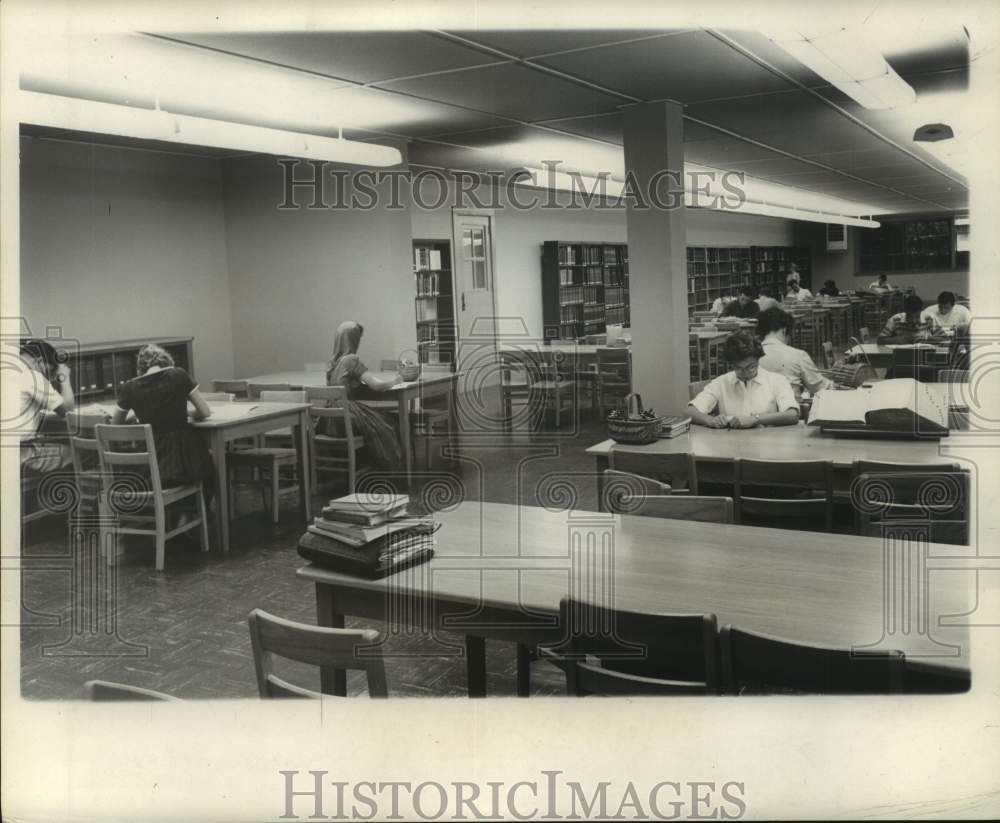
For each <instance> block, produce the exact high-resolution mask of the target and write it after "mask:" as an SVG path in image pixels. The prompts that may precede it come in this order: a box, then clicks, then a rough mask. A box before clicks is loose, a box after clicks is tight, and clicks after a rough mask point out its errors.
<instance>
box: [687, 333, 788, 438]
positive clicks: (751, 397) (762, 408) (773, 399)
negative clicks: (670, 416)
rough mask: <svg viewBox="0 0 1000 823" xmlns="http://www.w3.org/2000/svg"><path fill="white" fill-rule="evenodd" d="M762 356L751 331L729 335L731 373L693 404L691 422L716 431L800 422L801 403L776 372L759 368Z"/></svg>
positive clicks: (726, 352)
mask: <svg viewBox="0 0 1000 823" xmlns="http://www.w3.org/2000/svg"><path fill="white" fill-rule="evenodd" d="M763 354H764V350H763V348H762V347H761V345H760V341H759V340H757V338H756V337H754V336H753V335H752V334H750V332H747V331H738V332H735V333H733V334H731V335H729V337H728V338H727V339H726V342H725V343H724V344H723V355H724V356H725V358H726V362H727V363H728V364H729V365H730V367H731V368H732V371H730V372H727V373H726V374H724V375H722V376H721V377H716V378H715V380H713V381H712V382H711V383H709V384H708V385H707V386H705V388H704V389H703V390H702V392H701V393H700V394H699V395H698V396H697V397H696V398H694V400H692V401H691V403H690V404H689V405H688V407H687V411H686V414H687V415H688V416H689V417H690V418H691V420H692V422H694V423H697V424H698V425H700V426H708V427H709V428H713V429H726V428H729V429H753V428H756V427H757V426H791V425H793V424H795V423H797V422H798V421H799V404H798V402H797V401H796V399H795V394H794V392H793V391H792V387H791V385H790V384H789V382H788V380H786V379H785V378H784V377H783V376H782V375H780V374H777V373H776V372H772V371H767V370H766V369H760V370H759V369H758V368H757V364H758V361H759V360H760V358H761V357H762V356H763ZM713 412H717V413H716V414H713Z"/></svg>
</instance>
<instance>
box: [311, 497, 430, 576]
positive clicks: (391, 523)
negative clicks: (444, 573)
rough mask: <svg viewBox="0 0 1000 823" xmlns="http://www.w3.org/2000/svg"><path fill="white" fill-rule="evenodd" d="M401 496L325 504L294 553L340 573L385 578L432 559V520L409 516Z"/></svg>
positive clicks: (357, 498)
mask: <svg viewBox="0 0 1000 823" xmlns="http://www.w3.org/2000/svg"><path fill="white" fill-rule="evenodd" d="M409 505H410V498H409V497H408V496H407V495H405V494H350V495H347V496H345V497H339V498H337V499H335V500H330V501H329V503H328V504H327V505H326V506H324V507H323V510H322V513H321V515H320V516H319V517H316V518H314V520H313V523H312V525H311V526H309V527H308V529H307V530H306V533H305V534H304V535H302V537H301V538H300V539H299V546H298V550H299V554H300V555H302V556H303V557H305V558H306V559H307V560H311V561H312V562H314V563H317V564H318V565H322V566H325V567H327V568H330V569H333V570H334V571H339V572H342V573H345V574H352V575H356V576H360V577H368V578H377V577H384V576H386V575H388V574H392V573H394V572H396V571H399V570H401V569H404V568H408V567H410V566H414V565H417V564H418V563H423V562H426V561H427V560H430V558H431V557H433V555H434V532H435V531H437V529H438V528H439V526H440V524H439V523H436V522H435V520H434V517H433V515H427V516H419V517H415V516H412V515H410V514H409Z"/></svg>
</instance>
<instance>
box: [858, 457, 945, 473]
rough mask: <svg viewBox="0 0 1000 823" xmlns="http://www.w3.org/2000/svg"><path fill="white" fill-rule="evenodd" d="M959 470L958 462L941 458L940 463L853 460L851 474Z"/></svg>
mask: <svg viewBox="0 0 1000 823" xmlns="http://www.w3.org/2000/svg"><path fill="white" fill-rule="evenodd" d="M961 470H962V467H961V466H959V465H958V463H950V462H948V461H946V460H942V461H941V462H940V463H890V462H888V461H886V460H855V461H854V463H853V464H852V469H851V476H852V477H859V476H860V475H862V474H874V473H886V474H903V473H906V472H915V473H916V474H948V473H951V472H957V471H961Z"/></svg>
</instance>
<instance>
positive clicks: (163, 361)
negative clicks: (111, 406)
mask: <svg viewBox="0 0 1000 823" xmlns="http://www.w3.org/2000/svg"><path fill="white" fill-rule="evenodd" d="M135 363H136V374H137V375H138V376H137V377H134V378H132V379H131V380H128V381H126V382H125V383H122V384H121V386H119V387H118V406H117V408H116V409H115V413H114V415H113V416H112V419H111V422H112V423H114V424H115V425H121V424H122V423H124V422H125V421H126V418H127V417H128V413H129V412H130V411H131V412H133V413H134V414H135V417H136V419H137V420H138V421H139V422H140V423H148V424H149V425H150V427H151V428H152V429H153V443H154V445H155V447H156V463H157V465H158V467H159V469H160V478H161V481H162V484H163V487H164V488H168V487H170V486H184V485H187V484H189V483H201V484H202V489H203V490H204V494H205V502H206V503H207V502H209V501H210V500H211V499H212V494H213V492H214V490H215V484H214V483H213V482H212V478H213V477H214V475H215V464H214V463H213V462H212V455H211V454H210V453H209V451H208V446H206V445H205V441H204V440H203V439H202V438H201V436H200V435H199V433H198V432H197V431H195V430H194V429H193V428H192V427H191V426H190V425H188V402H190V403H191V405H192V406H194V412H193V413H192V415H191V416H192V417H193V418H194V419H195V420H203V419H205V418H206V417H210V416H211V414H212V410H211V409H210V408H209V406H208V403H207V402H205V398H203V397H202V396H201V392H199V391H198V384H197V383H195V382H194V380H192V379H191V375H189V374H188V373H187V372H186V371H184V369H181V368H178V367H177V366H175V365H174V359H173V358H172V357H171V356H170V355H169V354H168V353H167V352H166V351H164V350H163V349H162V348H160V347H159V346H157V345H155V344H153V343H150V344H148V345H146V346H143V347H142V348H141V349H139V354H138V355H136V359H135Z"/></svg>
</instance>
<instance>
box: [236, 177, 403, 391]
mask: <svg viewBox="0 0 1000 823" xmlns="http://www.w3.org/2000/svg"><path fill="white" fill-rule="evenodd" d="M328 170H329V171H331V172H332V171H333V168H332V167H330V168H329V169H328ZM307 173H309V172H308V169H306V170H304V171H302V172H298V173H297V177H304V176H306V175H307ZM224 178H225V219H226V246H227V255H228V262H229V280H230V286H231V288H230V299H231V315H232V328H233V346H234V356H235V368H236V373H237V374H238V375H239V376H241V377H252V376H254V375H257V374H262V373H266V372H272V371H287V370H290V369H291V370H294V369H301V368H303V366H304V365H305V364H306V363H312V362H317V363H318V362H322V361H325V360H327V359H328V358H329V357H330V353H331V351H332V347H333V335H334V330H335V329H336V328H337V325H338V324H339V323H340V322H341V321H343V320H356V321H358V322H359V323H361V325H363V326H364V327H365V336H364V342H363V343H362V347H361V351H360V354H361V356H362V359H363V360H364V361H365V363H366V365H368V366H369V367H370V368H372V369H377V368H378V366H379V363H378V361H379V360H381V359H383V358H385V359H389V358H392V359H396V358H397V357H398V355H399V354H400V353H401V352H403V351H405V350H407V349H412V348H414V346H415V344H416V317H415V313H414V303H413V300H414V297H415V295H416V287H415V284H414V280H413V259H412V245H411V234H410V214H409V211H408V210H406V209H405V208H404V209H400V210H388V209H384V208H377V209H373V210H370V211H362V210H347V209H345V210H337V209H315V210H314V209H309V208H300V209H293V210H281V209H278V205H279V204H280V203H281V202H282V199H283V176H282V169H281V167H280V166H279V165H278V163H277V160H276V158H273V157H248V158H243V159H239V160H227V161H225V163H224ZM324 195H325V197H326V200H327V202H333V201H334V199H335V197H334V193H333V190H332V188H331V189H326V190H325V192H324ZM296 202H297V203H301V204H303V206H305V205H308V204H310V203H311V202H312V195H311V194H310V193H309V192H308V191H301V190H299V191H298V192H297V194H296Z"/></svg>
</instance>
